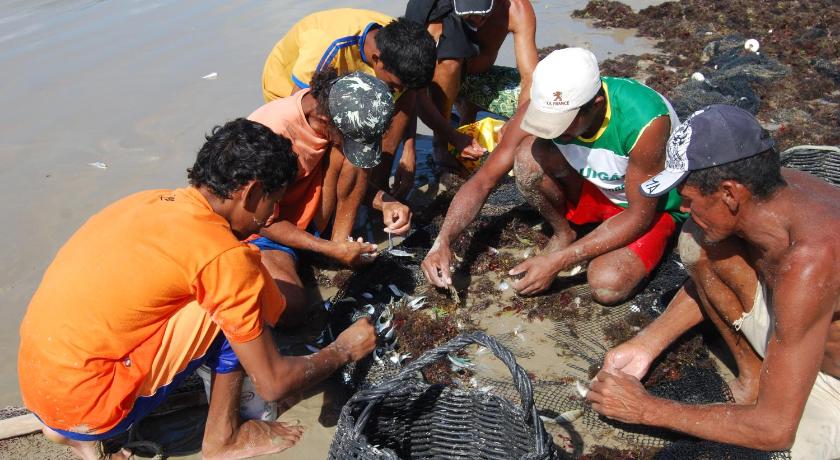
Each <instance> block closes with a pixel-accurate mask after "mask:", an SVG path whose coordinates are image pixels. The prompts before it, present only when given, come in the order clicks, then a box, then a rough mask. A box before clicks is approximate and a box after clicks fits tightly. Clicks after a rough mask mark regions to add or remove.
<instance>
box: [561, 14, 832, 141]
mask: <svg viewBox="0 0 840 460" xmlns="http://www.w3.org/2000/svg"><path fill="white" fill-rule="evenodd" d="M835 3H836V2H834V1H833V0H813V1H809V2H801V1H795V0H784V1H778V2H755V1H754V0H681V1H677V2H665V3H662V4H659V5H654V6H650V7H648V8H645V9H642V10H641V11H639V12H638V13H634V12H633V11H632V10H631V9H630V8H629V7H627V6H626V5H622V4H621V3H619V2H614V1H609V0H593V1H591V2H589V3H588V4H587V6H586V7H585V8H584V9H582V10H577V11H575V12H574V13H573V16H574V17H581V18H589V19H594V20H595V25H596V26H600V27H636V28H638V34H639V35H641V36H644V37H649V38H653V39H656V40H659V43H658V44H657V47H658V48H660V49H661V50H663V51H664V53H663V54H645V55H643V56H640V57H638V58H625V57H624V56H620V57H618V58H616V59H610V60H607V61H605V62H604V63H603V65H602V70H603V72H604V74H605V75H616V76H627V77H632V78H636V79H638V80H640V81H642V82H643V83H645V84H646V85H648V86H650V87H652V88H653V89H655V90H657V91H659V92H660V93H662V94H664V95H665V96H666V97H668V98H670V99H672V100H675V99H677V98H678V96H679V94H676V93H677V92H678V91H680V89H678V87H679V86H680V84H682V83H684V82H687V81H689V76H690V75H692V74H693V73H694V72H696V71H698V70H703V69H704V64H707V63H708V64H712V63H711V62H709V59H710V56H709V54H708V52H709V47H710V46H714V45H715V43H720V42H721V41H723V40H725V39H728V38H733V37H736V38H737V39H739V40H740V42H741V43H743V40H744V39H746V38H754V39H756V40H758V41H759V43H760V46H761V48H760V55H761V56H763V57H768V56H769V57H772V58H774V59H778V61H780V62H781V63H782V64H783V65H784V66H787V67H789V68H790V70H791V71H790V72H787V74H786V75H783V76H779V77H777V78H772V79H766V78H761V76H760V75H759V74H758V73H756V74H754V75H752V76H749V77H750V78H748V80H750V82H749V83H747V82H745V86H743V87H741V88H740V89H738V91H736V94H734V96H737V95H738V94H737V92H741V91H746V92H753V91H754V93H755V97H757V98H758V99H760V101H761V104H760V105H758V106H757V107H756V109H755V110H757V112H756V117H757V118H758V119H759V120H761V121H762V122H763V125H764V126H765V128H767V129H768V130H770V131H771V132H772V133H773V137H774V138H775V140H776V142H777V145H778V146H779V149H780V150H785V149H787V148H789V147H793V146H795V145H802V144H817V145H819V144H824V145H837V144H840V131H838V130H837V129H836V128H837V126H838V125H840V110H838V109H840V46H837V36H838V35H840V9H838V8H836V4H835ZM558 47H565V45H558ZM544 51H548V49H544ZM746 55H747V53H746V52H743V51H742V56H746ZM755 58H759V57H758V56H757V55H756V56H755ZM634 64H635V67H636V69H635V72H634V73H631V70H632V67H633V66H634ZM709 67H713V66H712V65H710V66H709ZM706 70H710V69H706ZM706 70H704V72H705V71H706ZM710 71H711V70H710ZM750 71H754V69H751V70H750ZM741 96H744V94H741ZM747 96H752V95H747ZM736 99H737V98H736ZM738 105H740V104H738Z"/></svg>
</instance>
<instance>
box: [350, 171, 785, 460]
mask: <svg viewBox="0 0 840 460" xmlns="http://www.w3.org/2000/svg"><path fill="white" fill-rule="evenodd" d="M448 199H449V197H447V196H443V197H438V200H439V201H438V202H436V203H433V206H436V207H439V208H440V209H441V210H445V209H446V207H447V206H448ZM419 221H420V224H421V225H422V227H421V228H420V229H419V230H417V231H415V232H414V233H413V234H412V235H411V236H409V237H408V238H407V239H406V240H405V241H404V242H403V243H402V244H401V246H400V247H401V248H402V249H404V250H406V251H407V252H409V253H411V254H413V257H410V258H409V257H394V256H391V255H389V254H387V253H383V255H382V256H381V259H380V260H378V261H377V262H376V263H375V264H373V265H372V266H370V267H367V268H366V269H364V270H362V271H359V272H357V273H355V274H353V275H352V276H350V278H349V279H348V280H347V282H346V283H345V285H344V286H345V288H344V289H340V291H339V296H340V297H341V296H344V297H346V296H351V297H353V298H354V299H357V300H358V299H361V298H366V299H367V300H366V301H365V302H369V303H372V304H373V305H384V304H388V303H390V307H391V308H393V309H394V311H395V315H394V317H395V320H396V323H395V327H396V337H397V347H396V350H395V351H394V353H396V357H397V358H396V359H395V360H389V359H385V360H382V361H381V362H375V361H373V360H370V361H368V362H365V363H361V364H359V365H358V366H356V367H354V368H352V371H351V372H350V373H349V374H348V373H346V372H345V374H344V375H345V379H346V383H347V384H348V385H350V386H351V387H353V388H355V389H364V388H372V387H376V386H377V385H378V384H381V383H382V382H384V381H387V380H388V379H390V378H392V377H393V376H394V375H396V374H397V373H398V372H399V370H400V369H401V365H400V364H401V363H405V362H409V361H410V360H411V359H412V358H416V357H417V356H418V354H419V353H422V352H423V351H424V350H425V349H429V348H433V347H435V346H438V345H440V344H442V343H443V342H445V341H446V340H448V339H451V338H452V337H454V336H456V335H457V334H458V333H459V332H461V331H463V330H465V329H468V328H471V327H475V328H479V329H480V328H481V327H482V326H481V324H479V320H478V319H476V318H477V317H479V316H481V315H482V314H484V313H485V312H484V310H483V309H486V308H488V307H487V306H486V305H477V304H478V303H480V302H476V301H475V299H478V298H479V296H478V294H481V293H482V292H483V293H484V294H486V292H487V291H488V290H494V289H496V286H495V284H490V283H487V284H482V283H485V282H484V281H482V278H483V277H484V274H485V273H491V272H494V271H495V272H496V273H502V272H505V271H506V270H508V269H509V268H510V267H508V266H506V264H509V263H515V262H516V261H515V260H507V259H505V257H506V256H505V254H498V253H492V249H493V248H494V247H498V248H502V247H516V248H519V249H524V248H527V247H533V246H541V245H542V244H544V242H545V240H546V239H547V235H545V234H544V233H543V232H542V229H541V228H540V225H539V224H540V222H541V218H540V217H539V214H537V213H536V212H535V211H534V210H533V209H531V208H529V207H528V206H527V205H523V200H522V198H521V196H520V195H519V192H518V191H517V190H516V187H515V184H514V182H513V180H512V179H509V180H507V181H506V182H505V184H504V185H503V186H502V187H501V188H500V189H499V190H497V192H496V193H494V194H493V195H491V197H490V198H489V199H488V202H487V204H486V205H485V207H484V209H483V210H482V213H481V214H480V216H479V218H478V219H476V222H474V223H473V224H471V225H470V226H469V227H468V228H467V229H466V230H465V232H464V235H465V236H464V237H462V238H460V239H459V241H458V242H456V243H455V244H453V249H454V250H455V252H456V253H457V254H459V255H460V257H461V261H460V263H459V264H458V270H459V271H461V272H463V273H469V274H470V282H469V287H463V286H462V288H461V290H460V294H461V297H462V298H461V299H460V302H456V301H455V300H454V299H453V298H452V296H451V294H450V293H446V292H439V291H436V290H434V289H429V288H428V287H427V285H426V283H425V280H424V278H423V274H422V272H421V270H420V266H419V264H420V261H421V260H422V257H424V256H425V253H426V252H427V251H428V248H429V247H430V246H431V244H432V241H433V239H434V235H436V233H437V228H438V225H439V223H440V216H439V215H433V214H428V215H426V216H425V217H421V218H420V219H419ZM476 267H479V269H477V268H476ZM686 278H687V274H686V272H685V269H684V267H683V266H682V264H681V262H680V260H679V257H678V256H677V255H676V254H674V253H671V252H669V253H668V255H666V257H665V259H664V260H663V262H662V263H661V264H660V265H659V267H658V268H657V269H656V270H655V272H654V273H653V274H652V278H651V280H650V282H649V283H648V284H647V286H646V287H645V288H644V289H643V290H642V291H641V292H640V293H639V294H638V295H636V296H635V297H634V298H632V299H631V300H629V301H627V302H625V303H624V304H622V305H619V306H616V307H611V308H606V307H602V306H600V305H598V304H597V303H594V302H593V301H592V296H591V292H590V290H589V287H588V285H587V284H586V275H585V272H584V273H580V274H578V275H575V276H572V277H569V278H565V279H561V280H558V281H557V282H556V283H555V285H554V289H552V290H551V291H550V292H549V293H548V294H545V295H543V296H539V297H535V298H516V299H515V300H513V303H512V306H510V307H506V311H504V312H503V313H505V314H511V315H517V317H522V318H523V319H525V320H526V321H527V320H534V321H542V320H547V321H551V324H553V327H550V328H549V329H548V332H546V333H545V337H543V339H544V340H545V343H548V344H549V345H546V346H551V345H552V344H553V346H554V350H555V352H556V353H557V355H558V359H557V362H556V363H554V367H555V369H554V372H553V374H552V375H550V376H543V375H539V376H537V375H534V376H533V377H534V401H535V404H536V406H537V409H538V410H539V413H540V414H541V415H542V416H543V417H546V418H547V419H555V418H557V417H558V416H560V415H564V416H568V417H570V418H572V419H574V420H573V422H570V423H561V424H558V423H552V422H547V423H546V429H547V430H548V431H549V432H550V433H551V434H552V435H553V439H554V442H555V443H556V444H557V445H558V446H559V447H561V449H560V450H562V451H563V452H565V453H563V454H561V455H564V456H566V457H568V458H654V457H655V456H658V457H657V458H774V459H775V458H787V453H767V452H760V451H753V450H749V449H742V448H738V447H734V446H727V445H721V444H717V443H712V442H706V441H697V440H694V439H690V438H687V437H686V436H683V435H681V434H679V433H674V432H670V431H666V430H661V429H656V428H650V427H643V426H636V425H627V424H622V423H618V422H614V421H611V420H609V419H606V418H604V417H601V416H599V415H598V414H597V413H595V412H594V411H592V410H591V408H590V407H589V406H588V404H586V403H585V401H584V399H583V398H582V397H581V395H580V394H579V393H578V390H577V389H576V382H587V381H588V380H589V379H591V378H592V376H594V374H595V373H597V371H598V370H599V366H600V364H601V363H602V361H603V358H604V355H605V353H606V352H607V351H608V350H609V349H610V348H611V347H613V346H615V345H617V344H619V343H621V342H623V341H625V340H627V339H629V338H630V337H632V336H633V335H635V334H636V333H637V332H638V331H639V330H641V328H643V327H644V326H646V325H647V324H649V323H650V322H651V321H652V320H653V319H654V318H655V317H657V316H658V315H660V314H661V313H662V312H663V311H664V309H665V307H666V306H667V304H668V302H669V301H670V299H671V298H672V297H673V296H674V294H675V293H676V291H677V290H678V289H679V287H680V286H681V285H682V283H683V282H684V281H685V279H686ZM386 280H387V281H386ZM494 283H495V282H494ZM391 285H393V287H396V288H397V289H398V290H399V291H401V293H403V294H404V297H402V298H400V296H398V295H395V293H394V290H393V289H391V288H390V286H391ZM456 285H457V283H456ZM420 295H423V296H426V297H427V298H426V301H427V305H426V306H425V307H424V308H422V309H420V310H418V311H413V310H411V308H409V307H407V304H408V303H409V302H410V300H412V299H416V298H417V297H418V296H420ZM349 314H350V313H349V312H344V313H343V315H344V320H343V321H344V324H346V323H347V319H346V318H347V316H348V315H349ZM400 320H402V321H404V323H402V324H401V323H400V322H399V321H400ZM414 323H422V325H421V326H418V327H413V328H412V327H411V326H407V325H410V324H414ZM407 327H408V329H406V328H407ZM494 337H495V338H496V339H497V340H498V341H499V343H501V344H502V345H504V346H505V347H507V348H508V349H510V351H511V352H512V353H513V355H514V356H516V357H517V359H527V358H529V357H532V356H533V355H534V354H535V349H534V348H533V347H534V345H533V343H534V342H533V341H528V342H526V341H523V340H522V337H521V334H520V333H518V331H516V330H512V331H504V332H501V333H498V334H496V335H495V336H494ZM408 349H410V350H411V353H412V356H411V357H409V358H407V359H405V360H403V359H402V358H400V356H401V353H405V352H406V351H407V350H408ZM472 356H473V355H467V354H464V355H459V356H456V358H458V357H461V358H464V359H469V358H470V357H472ZM457 362H458V361H457V360H455V361H453V364H452V365H442V366H439V367H438V368H436V369H433V370H431V371H430V372H426V371H424V376H425V377H426V379H427V380H429V381H432V382H434V383H443V384H444V385H446V386H449V387H456V388H464V389H469V390H473V391H475V390H479V391H482V392H486V393H488V394H493V395H498V396H502V397H505V398H508V399H510V400H511V401H512V402H514V403H516V404H519V403H520V401H519V397H518V393H517V391H516V388H515V386H514V385H512V384H511V383H510V382H509V381H507V380H506V379H504V378H499V377H498V376H495V375H485V374H484V373H482V372H480V371H477V370H475V369H473V368H461V367H459V366H456V365H455V364H454V363H457ZM547 377H550V378H547ZM643 383H644V384H645V385H646V387H647V388H648V390H649V391H650V392H651V393H653V394H655V395H657V396H660V397H663V398H668V399H672V400H676V401H682V402H686V403H690V404H704V403H714V402H719V403H722V402H730V401H731V400H732V398H731V395H730V393H729V389H728V386H727V385H726V382H725V381H724V379H723V377H721V375H720V373H719V372H718V369H717V367H716V364H715V362H714V361H713V360H712V357H711V356H710V354H709V350H708V346H707V343H706V342H705V338H704V336H703V335H702V334H701V333H700V332H697V331H693V332H692V333H691V334H687V335H686V336H685V337H683V338H682V339H681V340H680V341H678V342H677V343H675V344H674V345H673V346H672V347H671V348H670V349H669V350H668V351H667V352H666V353H665V354H663V356H662V357H661V358H660V359H659V360H657V361H656V362H655V363H654V365H653V366H652V370H651V372H650V373H649V376H648V377H647V378H646V379H645V381H644V382H643ZM372 436H374V435H372ZM374 438H375V436H374Z"/></svg>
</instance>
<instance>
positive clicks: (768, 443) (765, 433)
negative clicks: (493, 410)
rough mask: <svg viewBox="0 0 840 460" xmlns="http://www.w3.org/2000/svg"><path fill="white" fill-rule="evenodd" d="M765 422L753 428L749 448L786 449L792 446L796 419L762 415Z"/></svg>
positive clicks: (797, 424) (796, 425)
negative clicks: (789, 419) (790, 419)
mask: <svg viewBox="0 0 840 460" xmlns="http://www.w3.org/2000/svg"><path fill="white" fill-rule="evenodd" d="M762 419H763V420H766V421H767V423H762V424H761V425H760V426H757V427H755V428H754V429H753V433H752V434H753V436H751V437H750V438H751V439H752V442H751V443H750V444H752V445H750V446H747V447H750V448H753V449H759V450H765V451H782V450H788V449H790V448H791V446H793V442H794V440H795V438H796V429H797V427H798V426H799V423H798V421H796V420H794V421H787V420H785V419H784V417H778V416H776V417H763V418H762Z"/></svg>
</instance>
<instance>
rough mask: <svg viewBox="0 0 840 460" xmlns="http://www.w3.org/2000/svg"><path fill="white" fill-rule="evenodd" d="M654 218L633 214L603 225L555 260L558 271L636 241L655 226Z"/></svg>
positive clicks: (570, 246)
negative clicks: (651, 226) (653, 224)
mask: <svg viewBox="0 0 840 460" xmlns="http://www.w3.org/2000/svg"><path fill="white" fill-rule="evenodd" d="M652 220H653V216H652V215H650V216H643V215H634V214H633V213H632V212H631V211H630V210H626V211H623V212H620V213H619V214H616V215H615V216H613V217H611V218H609V219H607V220H606V221H604V222H602V223H601V224H600V225H598V227H596V228H595V229H594V230H592V231H591V232H590V233H589V234H587V235H586V236H584V237H583V238H581V239H579V240H577V241H575V242H574V243H572V244H571V245H569V246H568V247H567V248H565V249H564V250H562V251H558V252H556V253H555V254H554V256H553V262H554V263H556V264H557V265H558V267H557V269H558V270H563V269H564V268H567V267H573V266H575V265H578V264H580V263H582V262H587V261H590V260H592V259H594V258H596V257H598V256H600V255H602V254H606V253H608V252H611V251H614V250H616V249H619V248H623V247H624V246H627V245H628V244H630V243H632V242H633V241H636V240H637V239H638V238H639V237H640V236H642V235H643V234H644V233H645V232H646V231H647V230H648V229H649V228H650V225H651V222H652Z"/></svg>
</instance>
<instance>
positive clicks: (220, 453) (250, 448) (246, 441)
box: [201, 371, 303, 460]
mask: <svg viewBox="0 0 840 460" xmlns="http://www.w3.org/2000/svg"><path fill="white" fill-rule="evenodd" d="M243 377H244V374H243V372H242V371H234V372H230V373H227V374H219V373H215V374H214V375H213V382H212V387H211V397H210V409H209V412H208V414H207V425H206V426H205V429H204V441H203V443H202V448H201V453H202V456H203V457H204V458H205V459H207V460H212V459H239V458H249V457H255V456H257V455H265V454H272V453H276V452H281V451H284V450H286V449H288V448H289V447H292V446H293V445H295V444H296V443H297V442H298V441H299V440H300V438H301V436H302V435H303V427H301V426H298V425H290V424H287V423H282V422H265V421H262V420H246V421H244V422H241V421H240V419H239V393H240V391H241V389H242V379H243Z"/></svg>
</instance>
